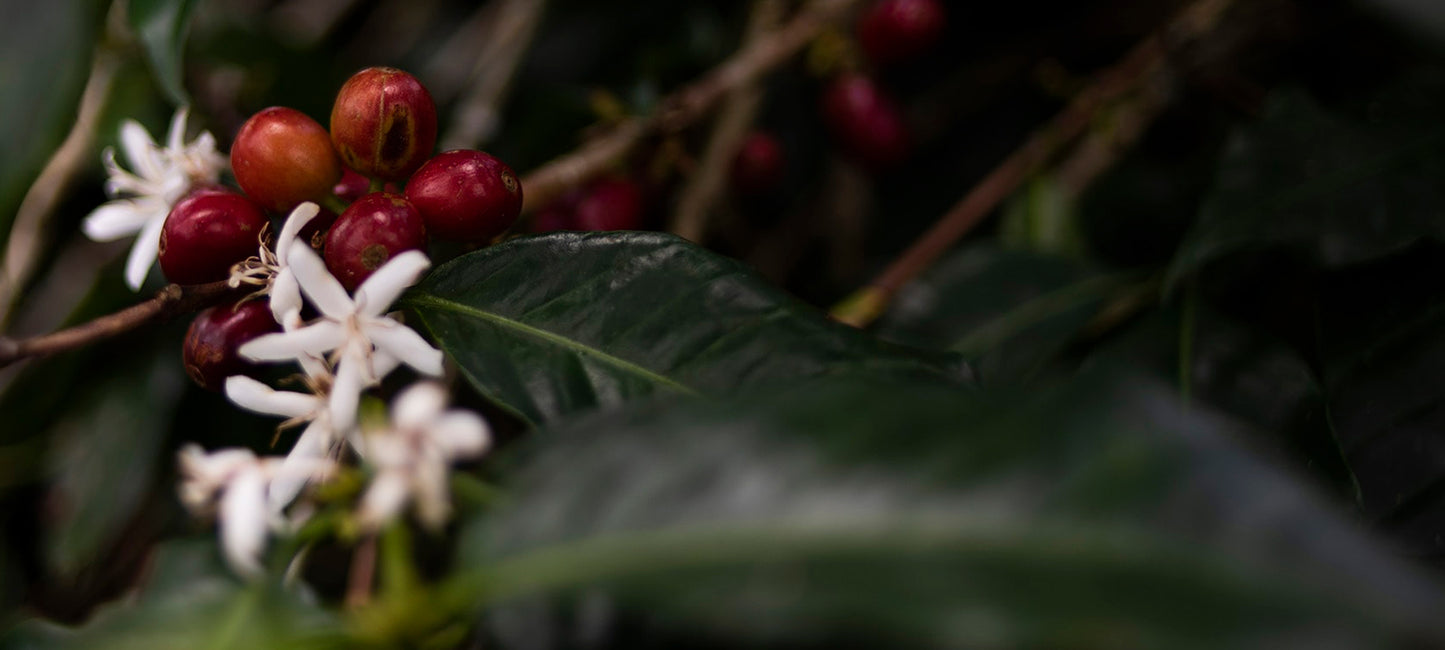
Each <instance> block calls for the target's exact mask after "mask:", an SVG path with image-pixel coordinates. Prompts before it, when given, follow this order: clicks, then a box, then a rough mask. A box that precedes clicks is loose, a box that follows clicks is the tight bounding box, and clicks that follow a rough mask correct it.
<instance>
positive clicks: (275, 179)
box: [231, 106, 341, 212]
mask: <svg viewBox="0 0 1445 650" xmlns="http://www.w3.org/2000/svg"><path fill="white" fill-rule="evenodd" d="M231 170H232V171H233V172H234V173H235V174H236V182H237V183H238V184H240V186H241V189H242V190H243V191H245V192H246V195H247V196H249V197H251V199H252V200H254V201H255V202H257V203H259V204H261V206H262V207H264V208H266V209H268V210H272V211H274V212H289V211H290V210H291V208H294V207H296V204H298V203H301V202H302V201H316V200H319V199H320V198H321V197H324V196H326V195H327V194H330V193H331V188H332V187H334V186H335V185H336V183H337V182H338V181H340V180H341V161H340V160H339V159H337V157H336V152H335V151H334V150H332V148H331V136H330V135H328V134H327V133H326V129H325V128H323V127H322V126H321V124H319V123H318V122H317V121H316V120H313V119H311V118H310V117H307V116H306V114H305V113H302V112H301V111H298V110H296V109H293V108H286V107H283V106H273V107H271V108H268V109H266V110H263V111H261V112H259V113H257V114H255V115H252V116H251V119H249V120H246V123H245V124H243V125H241V130H240V132H238V133H237V134H236V141H235V142H234V143H232V144H231Z"/></svg>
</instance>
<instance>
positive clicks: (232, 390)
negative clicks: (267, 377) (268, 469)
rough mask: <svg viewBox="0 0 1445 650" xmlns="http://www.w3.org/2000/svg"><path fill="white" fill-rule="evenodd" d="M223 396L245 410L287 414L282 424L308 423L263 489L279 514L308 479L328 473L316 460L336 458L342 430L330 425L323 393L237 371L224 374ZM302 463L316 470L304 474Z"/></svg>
mask: <svg viewBox="0 0 1445 650" xmlns="http://www.w3.org/2000/svg"><path fill="white" fill-rule="evenodd" d="M226 397H228V398H230V400H231V401H232V402H234V403H235V404H236V405H237V406H239V407H241V408H243V409H246V410H248V411H253V412H256V413H261V414H263V415H279V416H281V417H284V418H288V419H287V421H286V422H285V423H283V424H282V426H288V425H291V424H300V423H302V422H305V423H307V424H306V428H305V429H303V430H302V431H301V436H300V437H298V438H297V439H296V444H295V445H293V446H292V447H291V451H290V452H289V453H287V454H286V459H285V460H283V461H281V467H280V469H279V473H278V475H277V476H276V478H275V479H274V480H273V481H271V484H270V487H269V489H267V491H266V506H267V508H269V509H270V511H271V512H272V513H275V514H279V513H280V512H281V511H282V510H284V509H285V508H286V506H288V505H290V504H291V502H292V501H293V500H295V498H296V495H298V494H300V493H301V490H302V489H303V488H305V487H306V484H307V483H310V482H312V481H315V480H320V479H324V478H325V476H326V475H327V474H329V467H328V466H326V465H324V464H323V465H318V464H317V463H318V461H334V460H335V459H336V457H337V455H338V453H339V452H340V447H341V444H342V443H343V442H344V440H345V432H344V431H337V430H336V429H335V428H334V427H332V426H331V415H330V413H329V412H328V410H327V408H326V397H325V396H324V394H313V393H298V392H292V391H278V390H273V389H272V388H271V387H270V386H267V385H266V384H263V383H261V382H259V381H256V380H255V379H252V378H250V377H246V376H244V375H236V376H234V377H227V378H226ZM305 467H312V468H313V469H316V470H317V472H316V473H313V474H307V473H305V472H304V471H302V468H305Z"/></svg>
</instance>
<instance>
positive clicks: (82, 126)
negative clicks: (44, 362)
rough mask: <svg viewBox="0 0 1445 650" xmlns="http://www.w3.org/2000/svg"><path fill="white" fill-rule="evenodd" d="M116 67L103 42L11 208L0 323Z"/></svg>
mask: <svg viewBox="0 0 1445 650" xmlns="http://www.w3.org/2000/svg"><path fill="white" fill-rule="evenodd" d="M119 69H120V60H119V58H118V57H117V56H116V55H115V53H114V52H112V51H110V50H109V49H107V48H106V47H104V46H102V47H98V48H96V52H95V61H94V63H92V64H91V67H90V78H89V79H87V80H86V82H85V90H84V91H83V92H82V93H81V96H80V108H79V109H78V111H77V113H76V116H75V124H74V125H73V126H71V128H70V133H69V134H67V135H66V136H65V141H64V142H62V143H61V144H60V148H59V149H56V151H55V155H53V156H51V157H50V160H49V161H48V162H46V163H45V168H44V169H42V170H41V171H40V175H39V176H38V177H36V179H35V182H34V183H33V184H31V185H30V189H29V190H27V191H26V192H25V198H24V199H22V200H21V201H20V207H19V208H18V209H17V210H16V211H15V222H14V224H13V225H12V226H11V228H10V236H9V238H8V239H9V241H8V243H7V245H6V247H5V257H4V258H3V259H4V266H3V267H0V327H3V326H4V325H5V323H8V322H9V320H10V312H11V309H12V308H13V307H14V304H15V301H16V299H17V298H18V297H19V295H20V291H21V289H22V288H23V287H24V286H25V285H26V283H28V282H29V281H30V276H31V274H33V273H34V272H35V263H36V262H37V261H38V260H39V259H40V251H41V249H43V248H44V247H45V237H44V232H45V225H46V223H47V222H48V221H49V219H50V216H51V215H52V214H54V212H55V206H56V205H58V204H59V203H60V196H61V194H63V193H64V192H65V189H66V187H68V186H69V185H70V183H71V181H73V180H74V179H75V175H76V174H77V173H79V172H80V169H81V167H82V166H83V165H84V162H85V159H86V154H87V153H88V152H89V151H90V147H91V144H92V143H93V142H94V140H95V125H96V122H97V121H98V120H99V119H100V111H101V108H103V107H104V106H105V100H106V97H107V96H109V95H110V87H111V84H112V83H113V82H114V81H115V75H116V72H117V71H118V70H119Z"/></svg>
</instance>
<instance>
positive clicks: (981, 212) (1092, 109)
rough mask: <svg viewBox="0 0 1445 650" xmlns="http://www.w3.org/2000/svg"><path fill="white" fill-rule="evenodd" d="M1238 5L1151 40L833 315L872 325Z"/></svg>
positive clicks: (1190, 17)
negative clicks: (1176, 52)
mask: <svg viewBox="0 0 1445 650" xmlns="http://www.w3.org/2000/svg"><path fill="white" fill-rule="evenodd" d="M1233 3H1234V0H1197V1H1196V2H1194V3H1193V4H1191V5H1189V6H1188V7H1186V8H1185V9H1184V10H1183V12H1181V13H1180V14H1179V15H1178V16H1177V17H1176V18H1175V19H1174V20H1173V21H1171V22H1170V23H1169V25H1167V26H1166V27H1165V28H1164V30H1162V31H1160V32H1156V33H1154V34H1151V35H1149V36H1148V37H1147V38H1145V39H1144V40H1143V41H1142V42H1141V43H1139V44H1138V45H1137V46H1135V47H1134V49H1133V50H1131V51H1130V52H1129V53H1128V54H1127V55H1126V56H1125V57H1124V58H1123V59H1122V60H1121V61H1119V63H1117V64H1115V65H1114V66H1113V67H1112V68H1110V69H1108V70H1106V71H1105V72H1104V73H1103V74H1102V75H1100V77H1099V78H1098V80H1097V81H1095V82H1094V83H1093V84H1092V85H1091V86H1089V87H1088V88H1086V89H1084V90H1083V91H1082V92H1080V93H1079V94H1078V95H1077V96H1076V97H1074V99H1073V101H1071V102H1069V105H1068V106H1067V107H1065V108H1064V110H1063V111H1062V112H1061V113H1059V114H1058V115H1057V116H1055V117H1054V119H1053V120H1051V121H1050V122H1049V123H1048V124H1046V125H1044V126H1043V127H1042V128H1041V129H1039V130H1038V131H1035V132H1034V133H1033V135H1031V136H1030V137H1029V139H1028V140H1027V141H1026V142H1024V144H1023V146H1021V147H1019V148H1018V149H1017V150H1015V151H1014V152H1013V153H1012V154H1010V155H1009V156H1008V157H1007V158H1005V159H1004V160H1003V162H1001V163H999V165H998V167H995V168H994V170H993V171H992V172H990V173H989V174H988V175H987V176H985V177H984V178H983V180H981V181H979V183H978V184H977V185H975V186H974V187H973V189H972V190H970V191H969V192H968V194H966V195H964V197H963V199H961V200H960V201H959V202H958V203H956V204H954V206H953V207H952V208H950V209H949V211H948V212H946V213H944V215H943V216H942V217H941V218H940V219H939V220H938V222H937V223H935V224H934V225H933V227H932V228H930V229H929V230H928V231H927V232H925V233H924V234H923V235H922V236H921V237H919V238H918V239H917V240H915V241H914V243H913V245H912V246H910V247H909V248H908V249H907V250H906V251H904V252H903V254H902V255H900V256H899V257H898V258H897V259H895V260H894V261H893V263H892V264H890V265H889V266H888V267H887V268H886V269H884V271H883V273H881V274H879V276H878V277H877V278H875V279H874V280H873V282H872V283H870V284H869V285H868V286H866V287H864V288H862V289H860V290H858V291H856V292H854V293H853V295H851V296H849V297H848V298H847V299H845V300H844V301H843V302H841V303H839V304H838V305H837V306H835V307H834V308H833V310H832V315H833V317H834V318H835V319H837V320H839V321H842V322H845V323H848V324H850V325H854V326H856V327H864V326H867V325H868V324H870V323H872V322H873V321H874V320H876V319H877V318H878V317H879V316H881V315H882V314H883V312H884V310H886V309H887V306H888V304H889V303H890V302H891V301H892V299H893V296H894V294H896V293H897V292H898V290H899V289H900V288H901V287H902V286H903V285H904V284H907V283H908V282H909V281H911V280H912V279H913V278H915V277H917V276H918V275H919V274H920V273H922V272H923V271H924V270H926V269H928V268H929V267H931V266H932V265H933V263H934V262H936V261H938V258H939V257H941V256H942V255H943V254H944V253H945V252H947V251H948V250H949V249H950V248H952V247H953V245H954V244H955V243H956V242H957V241H958V240H959V239H960V238H962V237H963V236H964V235H965V234H967V233H968V232H969V231H971V230H973V228H974V227H975V226H977V225H978V224H979V223H980V222H981V221H983V218H984V217H986V216H988V214H989V213H990V212H992V211H993V209H994V208H995V207H997V206H998V204H999V203H1001V202H1002V201H1003V200H1004V199H1007V198H1008V197H1009V196H1010V195H1012V194H1013V193H1014V191H1015V190H1017V189H1018V187H1019V185H1020V184H1022V183H1023V182H1024V181H1025V180H1027V179H1028V178H1030V177H1031V176H1033V175H1034V174H1036V173H1037V172H1038V171H1040V170H1041V169H1042V168H1043V167H1044V166H1045V165H1047V164H1048V163H1049V161H1050V160H1052V159H1053V158H1054V157H1055V156H1056V155H1058V153H1059V152H1060V151H1061V150H1062V149H1063V148H1064V147H1065V146H1067V145H1069V144H1070V143H1071V142H1073V141H1074V140H1075V139H1077V138H1078V137H1079V135H1080V134H1082V133H1083V132H1084V131H1085V129H1087V128H1088V127H1089V125H1090V124H1091V123H1092V122H1093V120H1094V117H1095V116H1096V115H1097V114H1098V112H1099V111H1100V110H1101V109H1103V108H1104V107H1106V106H1109V105H1110V104H1112V103H1113V102H1116V101H1118V100H1119V99H1120V98H1122V97H1124V96H1127V95H1129V94H1130V93H1133V92H1134V91H1135V90H1136V89H1138V88H1139V86H1140V84H1142V83H1145V82H1147V81H1151V80H1156V81H1157V80H1159V79H1160V76H1161V75H1168V74H1169V73H1170V69H1169V66H1168V56H1169V53H1170V51H1171V48H1173V47H1176V46H1177V45H1178V44H1179V43H1180V42H1182V41H1191V40H1197V39H1199V38H1200V37H1202V36H1204V35H1206V34H1207V33H1209V32H1211V31H1213V29H1214V28H1215V27H1216V26H1217V25H1218V24H1219V22H1220V19H1221V17H1222V16H1223V14H1224V12H1225V11H1226V10H1227V9H1228V8H1229V7H1230V6H1231V5H1232V4H1233Z"/></svg>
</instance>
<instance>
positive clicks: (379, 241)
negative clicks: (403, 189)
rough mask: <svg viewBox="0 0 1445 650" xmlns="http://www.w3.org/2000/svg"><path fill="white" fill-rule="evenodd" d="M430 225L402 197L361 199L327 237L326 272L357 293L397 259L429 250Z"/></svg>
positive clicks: (380, 194)
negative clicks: (363, 284)
mask: <svg viewBox="0 0 1445 650" xmlns="http://www.w3.org/2000/svg"><path fill="white" fill-rule="evenodd" d="M425 248H426V222H425V221H423V220H422V217H421V213H420V212H417V211H416V208H415V207H414V206H412V204H411V202H410V201H408V200H406V197H404V196H402V195H400V194H387V193H384V192H377V193H375V194H368V195H366V196H363V197H361V198H360V199H357V200H356V202H355V203H352V204H351V206H350V207H348V208H346V211H345V212H342V213H341V216H339V217H337V218H336V223H333V224H331V230H329V231H327V233H326V251H325V254H324V255H323V257H325V259H326V268H327V269H328V270H330V271H331V274H332V275H334V276H336V279H337V280H340V281H341V285H342V286H344V287H346V290H347V291H354V290H355V289H356V287H358V286H360V285H361V283H362V282H364V281H365V280H366V278H368V277H370V276H371V274H372V272H373V271H376V269H378V268H381V265H383V264H386V263H387V261H388V260H390V259H391V258H392V257H395V256H396V255H398V254H400V253H402V252H404V251H410V250H425Z"/></svg>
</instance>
